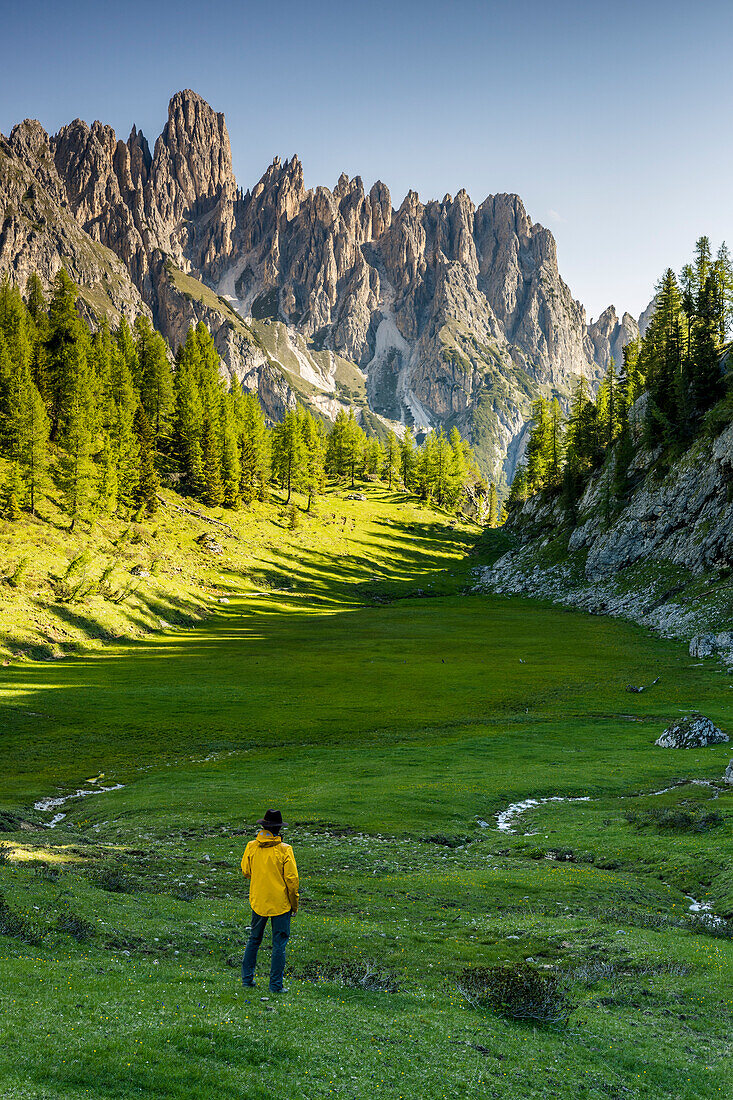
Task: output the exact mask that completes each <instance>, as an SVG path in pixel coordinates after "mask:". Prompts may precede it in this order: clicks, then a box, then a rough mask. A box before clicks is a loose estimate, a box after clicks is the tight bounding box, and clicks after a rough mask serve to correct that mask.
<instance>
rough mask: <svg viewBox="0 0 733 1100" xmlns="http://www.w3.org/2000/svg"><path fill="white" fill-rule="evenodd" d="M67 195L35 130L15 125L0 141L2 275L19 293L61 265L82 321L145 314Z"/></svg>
mask: <svg viewBox="0 0 733 1100" xmlns="http://www.w3.org/2000/svg"><path fill="white" fill-rule="evenodd" d="M65 195H66V193H65V187H64V184H63V182H62V180H61V179H60V177H59V175H58V172H57V171H56V165H55V163H54V160H53V155H52V152H51V145H50V142H49V137H48V134H47V133H46V131H45V130H44V129H43V127H42V126H41V125H40V123H38V122H35V121H26V122H24V123H21V125H20V126H16V127H15V128H14V129H13V131H12V133H11V135H10V139H9V140H6V139H5V138H3V137H2V136H0V271H2V272H7V273H8V274H9V275H10V277H11V278H12V279H13V280H14V281H15V282H16V283H18V284H19V285H20V286H22V287H24V286H25V284H26V282H27V281H28V276H29V275H30V274H31V273H32V272H37V273H38V274H39V275H40V277H41V279H42V280H43V281H44V283H45V284H46V285H47V286H48V285H49V284H50V283H51V281H52V280H53V278H54V276H55V275H56V273H57V272H58V270H59V268H61V266H62V265H63V266H65V267H66V269H67V270H68V272H69V274H70V275H71V277H72V278H73V279H74V280H75V281H76V282H77V283H79V284H80V286H81V287H82V302H83V304H84V306H85V311H86V312H87V314H88V315H91V314H92V312H95V313H99V312H109V313H110V314H111V315H112V316H115V317H119V316H120V315H122V314H124V315H125V316H127V317H128V318H129V319H133V318H134V317H136V316H138V314H140V313H147V314H148V315H149V314H150V310H149V309H148V307H147V306H146V305H145V303H144V302H143V300H142V298H141V295H140V292H139V290H138V289H137V287H136V286H135V284H134V283H133V281H132V279H131V277H130V273H129V271H128V269H127V267H126V266H125V264H124V263H123V262H122V261H121V260H120V259H119V258H118V257H117V256H116V255H115V254H114V252H112V251H110V249H108V248H106V247H104V246H103V245H102V244H100V243H98V242H96V241H93V240H92V239H90V237H89V236H88V234H87V233H85V232H84V230H83V229H82V228H81V227H80V226H79V224H78V222H77V221H76V219H75V218H74V217H73V215H72V214H71V212H70V211H69V209H68V204H67V200H66V197H65Z"/></svg>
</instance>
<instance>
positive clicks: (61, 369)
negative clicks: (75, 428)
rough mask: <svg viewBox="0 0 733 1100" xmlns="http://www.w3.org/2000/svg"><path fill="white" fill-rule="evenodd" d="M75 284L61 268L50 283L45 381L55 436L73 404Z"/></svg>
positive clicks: (78, 328)
mask: <svg viewBox="0 0 733 1100" xmlns="http://www.w3.org/2000/svg"><path fill="white" fill-rule="evenodd" d="M76 298H77V288H76V286H75V285H74V283H73V282H72V280H71V279H70V278H69V276H68V274H67V273H66V271H65V269H64V268H61V270H60V271H59V273H58V274H57V276H56V278H55V279H54V284H53V293H52V295H51V302H50V305H49V311H48V327H47V332H46V384H47V390H48V399H49V405H50V407H49V416H50V418H51V439H52V440H54V441H55V440H56V439H57V438H58V436H59V432H60V430H61V427H62V423H63V422H64V420H65V419H67V418H68V415H69V408H70V406H71V404H73V400H74V399H73V392H74V386H75V381H74V380H75V378H76V375H77V364H78V359H79V349H80V346H81V344H82V323H81V320H80V318H79V315H78V313H77V312H76Z"/></svg>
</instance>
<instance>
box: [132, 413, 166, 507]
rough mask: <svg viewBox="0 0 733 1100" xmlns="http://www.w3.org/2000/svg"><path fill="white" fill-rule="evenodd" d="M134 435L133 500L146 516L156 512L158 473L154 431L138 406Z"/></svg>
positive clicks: (158, 486) (146, 416)
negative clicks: (135, 453) (135, 456)
mask: <svg viewBox="0 0 733 1100" xmlns="http://www.w3.org/2000/svg"><path fill="white" fill-rule="evenodd" d="M134 428H135V435H136V436H137V441H138V454H139V461H138V482H137V486H136V489H135V499H136V502H137V504H138V505H140V507H141V508H142V509H143V510H144V512H145V514H146V515H148V516H153V515H155V513H156V512H157V511H158V490H159V488H160V485H159V482H158V473H157V470H156V468H155V429H154V428H153V425H152V424H151V423H150V421H149V419H148V414H147V413H146V411H145V409H144V408H143V406H142V404H139V405H138V407H137V410H136V412H135V421H134Z"/></svg>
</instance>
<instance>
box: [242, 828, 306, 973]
mask: <svg viewBox="0 0 733 1100" xmlns="http://www.w3.org/2000/svg"><path fill="white" fill-rule="evenodd" d="M257 824H258V825H260V826H261V828H260V831H259V833H258V834H257V837H256V838H255V840H250V842H249V844H248V845H247V847H246V848H245V850H244V855H243V856H242V874H243V875H244V877H245V878H248V879H249V903H250V905H251V906H252V927H251V928H250V933H249V941H248V943H247V946H246V948H245V951H244V958H243V959H242V985H243V986H244V987H245V988H247V989H251V988H252V987H253V986H255V985H256V982H255V980H254V974H255V965H256V963H257V951H258V950H259V946H260V944H261V943H262V937H263V935H264V933H265V925H266V924H267V919H268V917H269V919H270V921H271V923H272V963H271V964H270V992H271V993H282V992H286V991H284V990H283V975H284V972H285V946H286V944H287V942H288V939H289V938H290V918H291V917H292V915H293V913H297V912H298V885H299V881H298V868H297V866H296V864H295V856H294V855H293V849H292V848H291V846H290V845H289V844H285V843H284V842H283V838H282V836H281V833H282V830H283V829H284V828H286V826H287V822H285V821H283V816H282V814H281V813H280V811H279V810H266V811H265V816H264V817H261V818H260V820H259V821H258V822H257Z"/></svg>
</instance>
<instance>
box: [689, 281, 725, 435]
mask: <svg viewBox="0 0 733 1100" xmlns="http://www.w3.org/2000/svg"><path fill="white" fill-rule="evenodd" d="M718 334H719V318H718V307H717V300H716V287H715V279H714V278H713V276H712V275H708V277H707V278H706V280H705V284H704V286H703V287H702V289H701V291H700V296H699V298H698V304H697V316H696V319H695V325H694V328H693V336H692V351H693V354H692V372H691V375H692V376H691V379H690V388H691V399H692V406H693V415H694V416H696V417H697V418H698V419H699V418H701V417H702V416H703V414H704V413H706V412H707V410H708V409H710V408H712V406H713V405H714V404H715V403H716V401H718V400H719V398H720V397H721V396H722V393H723V376H722V372H721V367H720V351H719V349H718Z"/></svg>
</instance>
